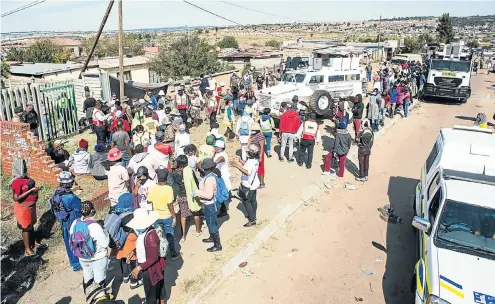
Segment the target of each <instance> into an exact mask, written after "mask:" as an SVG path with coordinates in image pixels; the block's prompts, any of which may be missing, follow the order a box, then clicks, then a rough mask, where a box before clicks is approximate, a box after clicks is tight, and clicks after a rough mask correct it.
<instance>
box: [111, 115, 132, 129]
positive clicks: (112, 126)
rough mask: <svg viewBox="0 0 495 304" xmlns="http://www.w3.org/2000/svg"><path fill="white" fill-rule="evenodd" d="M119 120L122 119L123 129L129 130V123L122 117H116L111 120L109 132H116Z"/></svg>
mask: <svg viewBox="0 0 495 304" xmlns="http://www.w3.org/2000/svg"><path fill="white" fill-rule="evenodd" d="M119 120H122V122H123V123H124V131H126V132H129V131H131V126H130V125H129V123H128V122H127V120H125V119H123V118H117V119H115V120H114V121H112V124H111V125H110V132H111V133H115V132H117V122H118V121H119Z"/></svg>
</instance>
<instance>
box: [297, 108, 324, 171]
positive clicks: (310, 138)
mask: <svg viewBox="0 0 495 304" xmlns="http://www.w3.org/2000/svg"><path fill="white" fill-rule="evenodd" d="M315 119H316V114H315V113H310V114H309V115H308V120H307V121H305V122H304V123H303V124H301V126H300V127H299V130H298V131H297V134H296V137H297V138H299V152H298V159H297V164H298V165H299V166H302V165H303V162H304V158H305V156H306V155H305V154H306V151H307V153H308V158H307V159H306V168H307V169H311V164H312V162H313V151H314V148H315V144H319V143H320V141H321V137H320V127H319V126H318V123H317V122H316V121H315Z"/></svg>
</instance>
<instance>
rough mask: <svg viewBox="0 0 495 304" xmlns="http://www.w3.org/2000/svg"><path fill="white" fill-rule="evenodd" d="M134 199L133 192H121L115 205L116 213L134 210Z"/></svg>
mask: <svg viewBox="0 0 495 304" xmlns="http://www.w3.org/2000/svg"><path fill="white" fill-rule="evenodd" d="M133 200H134V196H133V195H132V194H131V193H128V192H127V193H123V194H121V195H120V196H119V198H118V200H117V205H116V206H115V213H116V214H122V213H126V212H132V211H134V206H133Z"/></svg>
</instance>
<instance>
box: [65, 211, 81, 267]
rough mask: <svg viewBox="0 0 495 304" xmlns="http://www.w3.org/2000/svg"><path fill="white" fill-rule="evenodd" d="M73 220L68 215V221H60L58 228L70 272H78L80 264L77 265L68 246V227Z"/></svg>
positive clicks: (77, 259) (76, 258) (75, 258)
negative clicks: (70, 268) (60, 231)
mask: <svg viewBox="0 0 495 304" xmlns="http://www.w3.org/2000/svg"><path fill="white" fill-rule="evenodd" d="M74 220H75V218H72V215H70V218H69V220H68V221H63V222H62V221H60V227H62V237H63V238H64V245H65V250H66V251H67V256H68V257H69V264H70V266H71V267H72V270H79V269H81V264H80V263H79V258H78V257H76V256H75V255H74V253H72V250H71V249H70V245H69V238H70V233H69V231H70V226H71V225H72V222H73V221H74Z"/></svg>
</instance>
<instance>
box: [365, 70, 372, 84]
mask: <svg viewBox="0 0 495 304" xmlns="http://www.w3.org/2000/svg"><path fill="white" fill-rule="evenodd" d="M366 79H368V82H370V81H371V72H366Z"/></svg>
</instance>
